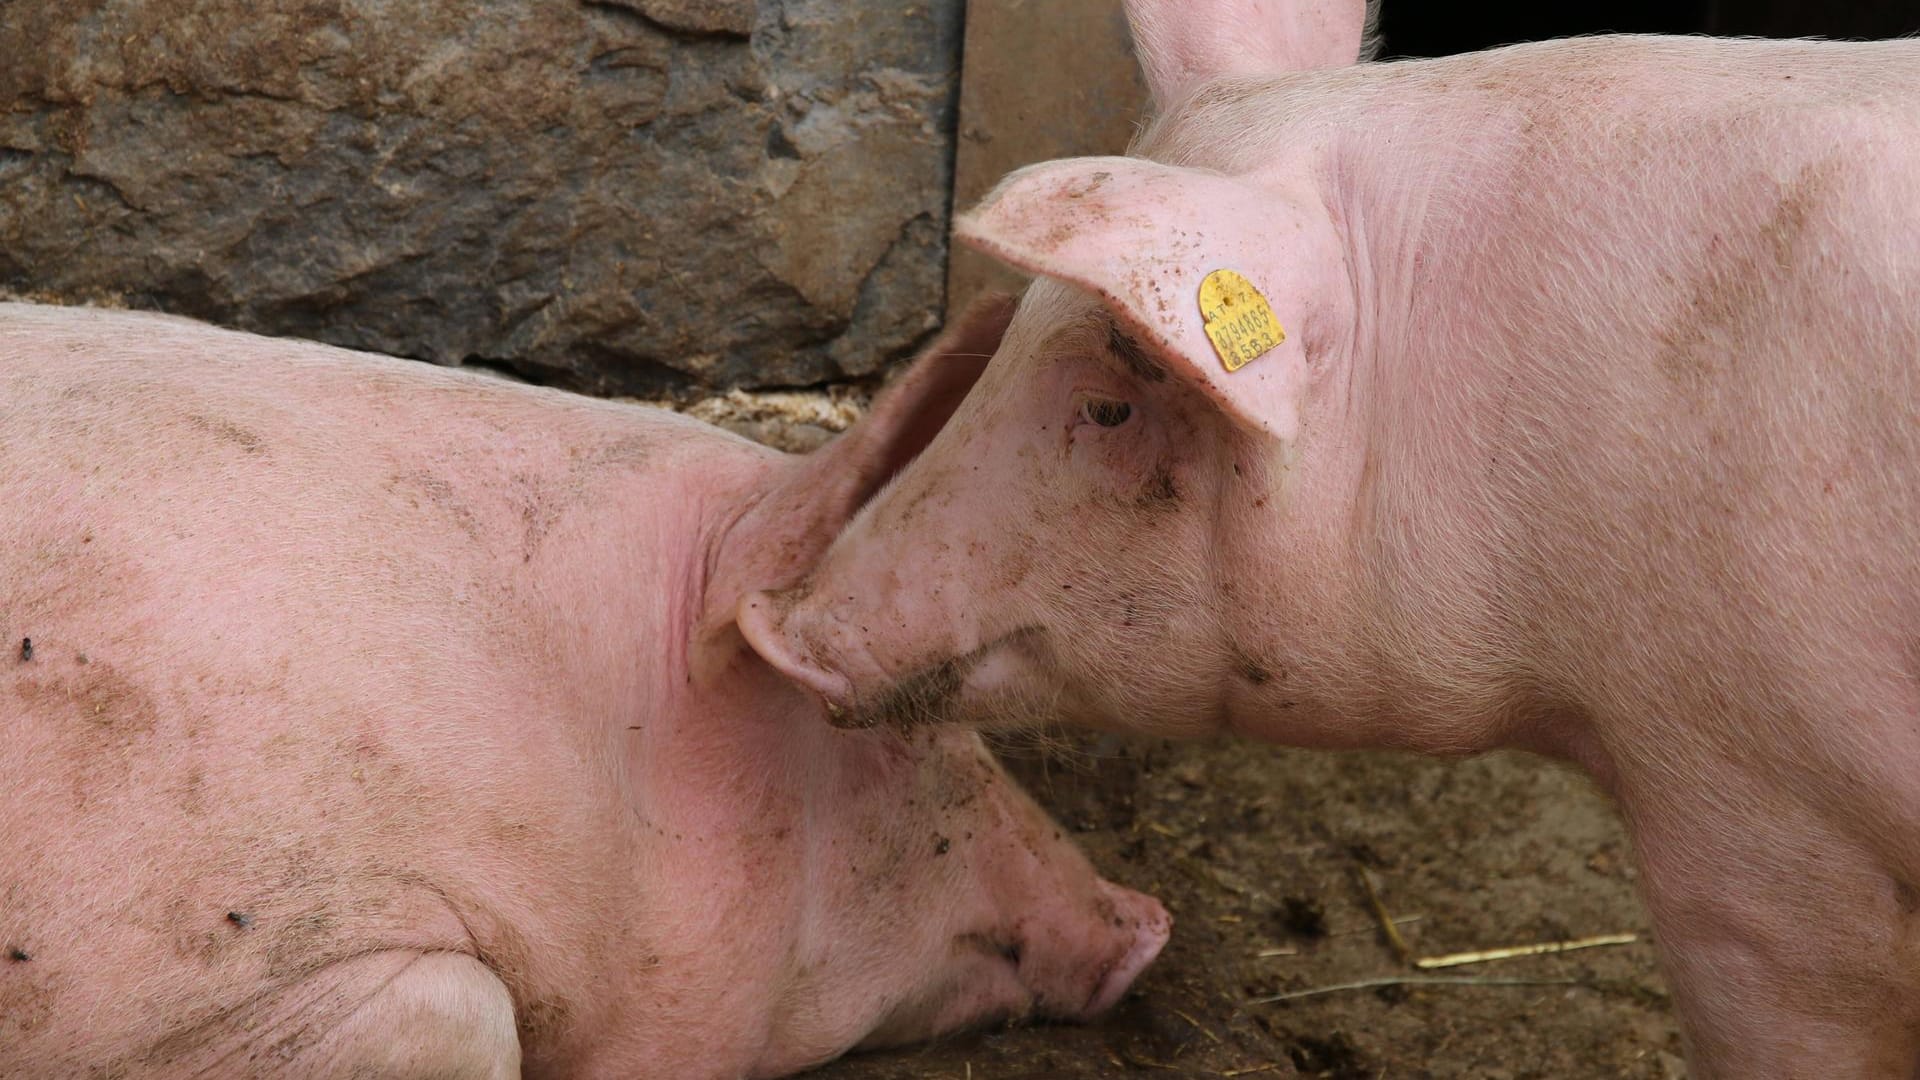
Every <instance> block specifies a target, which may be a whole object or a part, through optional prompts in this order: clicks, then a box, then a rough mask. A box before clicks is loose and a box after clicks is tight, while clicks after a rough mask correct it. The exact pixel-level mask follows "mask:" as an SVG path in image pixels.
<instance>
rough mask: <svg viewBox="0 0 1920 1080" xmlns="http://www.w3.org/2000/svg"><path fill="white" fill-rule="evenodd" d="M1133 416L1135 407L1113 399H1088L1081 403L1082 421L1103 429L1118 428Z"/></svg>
mask: <svg viewBox="0 0 1920 1080" xmlns="http://www.w3.org/2000/svg"><path fill="white" fill-rule="evenodd" d="M1132 416H1133V406H1132V405H1130V404H1128V403H1127V402H1124V401H1118V400H1115V399H1113V398H1087V399H1086V400H1084V401H1082V402H1081V403H1080V419H1082V420H1084V421H1086V422H1087V423H1089V424H1093V425H1095V426H1097V427H1103V428H1116V427H1119V426H1120V425H1121V424H1124V423H1126V422H1127V421H1128V420H1129V419H1130V418H1132Z"/></svg>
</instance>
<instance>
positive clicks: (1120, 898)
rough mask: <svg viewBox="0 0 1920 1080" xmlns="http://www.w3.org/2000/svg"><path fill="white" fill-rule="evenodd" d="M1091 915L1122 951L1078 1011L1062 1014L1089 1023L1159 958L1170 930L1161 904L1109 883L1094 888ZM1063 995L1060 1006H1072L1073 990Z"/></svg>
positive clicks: (1170, 922) (1170, 923) (1042, 998)
mask: <svg viewBox="0 0 1920 1080" xmlns="http://www.w3.org/2000/svg"><path fill="white" fill-rule="evenodd" d="M1094 911H1095V914H1096V917H1099V918H1101V919H1103V920H1104V921H1105V922H1106V924H1107V925H1108V926H1109V927H1110V928H1111V929H1112V930H1114V931H1115V932H1117V933H1118V934H1119V936H1120V939H1121V941H1122V942H1123V944H1124V950H1123V951H1121V952H1119V953H1118V954H1117V956H1116V957H1115V959H1114V960H1113V962H1112V963H1111V964H1110V965H1108V966H1107V967H1106V970H1105V971H1104V972H1103V973H1102V974H1101V975H1100V976H1099V978H1098V979H1097V980H1095V982H1094V985H1093V991H1092V993H1091V994H1090V995H1089V996H1088V997H1087V998H1086V999H1085V1000H1084V1001H1083V1002H1082V1004H1081V1005H1080V1007H1079V1009H1078V1010H1077V1011H1067V1012H1064V1013H1063V1015H1065V1016H1066V1017H1067V1018H1068V1019H1074V1020H1088V1019H1092V1018H1093V1017H1095V1016H1098V1015H1100V1014H1101V1013H1103V1012H1106V1011H1107V1010H1108V1009H1110V1008H1112V1007H1113V1006H1114V1004H1115V1003H1117V1002H1118V1001H1119V1000H1120V995H1122V994H1124V993H1126V992H1127V988H1128V987H1130V986H1132V985H1133V980H1134V979H1136V978H1138V977H1139V976H1140V973H1141V972H1143V971H1145V970H1146V969H1147V965H1149V964H1151V963H1153V961H1154V958H1155V957H1157V956H1159V955H1160V950H1161V948H1162V947H1164V946H1165V945H1166V943H1167V937H1168V935H1169V934H1170V933H1171V932H1172V930H1173V917H1172V916H1171V915H1168V914H1167V909H1166V908H1164V907H1162V906H1161V905H1160V901H1158V900H1155V899H1154V898H1153V897H1151V896H1148V895H1146V894H1145V893H1138V892H1134V891H1133V890H1132V889H1128V888H1125V887H1123V886H1119V885H1115V884H1113V883H1112V882H1110V881H1101V882H1100V883H1099V885H1098V886H1097V892H1096V897H1095V901H1094ZM1043 990H1044V988H1043ZM1062 991H1063V992H1064V993H1065V995H1066V998H1067V1000H1065V1001H1063V1002H1062V1003H1061V1004H1062V1006H1066V1005H1069V1004H1071V999H1072V997H1073V989H1072V988H1071V987H1063V988H1062ZM1036 997H1037V999H1038V1000H1040V1001H1042V1002H1046V1001H1048V998H1047V996H1045V994H1044V993H1043V994H1041V995H1036Z"/></svg>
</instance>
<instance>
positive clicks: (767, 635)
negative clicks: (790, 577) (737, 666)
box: [736, 587, 853, 723]
mask: <svg viewBox="0 0 1920 1080" xmlns="http://www.w3.org/2000/svg"><path fill="white" fill-rule="evenodd" d="M804 592H805V589H804V587H801V588H797V589H789V590H785V591H783V592H777V593H772V592H754V593H749V594H747V595H746V596H744V597H742V598H741V600H740V607H739V611H738V612H737V614H736V621H737V622H738V623H739V626H740V633H741V636H743V637H745V638H746V641H747V644H748V646H749V647H751V648H752V649H753V651H754V652H756V653H758V654H760V658H761V659H762V660H765V661H766V662H767V663H768V664H770V665H772V666H773V668H774V669H775V670H777V671H779V672H780V673H781V674H782V675H785V676H786V677H787V678H789V679H792V680H793V681H794V682H795V683H797V684H799V685H800V686H802V687H804V688H806V689H807V690H809V691H812V692H813V693H814V694H816V695H818V696H819V698H820V700H821V701H823V702H824V703H825V704H826V707H827V715H828V717H829V718H830V719H832V720H833V721H834V722H835V723H841V722H844V721H845V720H846V719H847V717H848V715H849V713H850V711H851V709H852V707H853V684H852V682H851V681H850V680H849V679H848V678H847V676H846V675H844V674H842V673H841V672H842V671H843V670H844V664H845V661H844V659H843V653H844V652H845V651H846V649H845V648H844V646H841V647H836V645H835V644H834V643H833V639H834V637H835V636H836V635H833V634H831V633H829V632H827V628H826V627H824V626H818V625H808V622H809V620H807V619H806V617H805V616H799V617H796V613H795V611H794V607H795V604H796V601H797V599H798V598H799V596H801V595H804ZM828 657H831V658H832V659H831V660H827V661H826V662H823V660H826V658H828ZM829 665H831V666H829Z"/></svg>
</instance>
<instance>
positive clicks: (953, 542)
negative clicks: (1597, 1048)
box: [743, 0, 1920, 1080]
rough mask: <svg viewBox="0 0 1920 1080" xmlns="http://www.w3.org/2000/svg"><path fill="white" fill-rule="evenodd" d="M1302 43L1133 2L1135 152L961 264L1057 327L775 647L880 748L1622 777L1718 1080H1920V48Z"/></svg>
mask: <svg viewBox="0 0 1920 1080" xmlns="http://www.w3.org/2000/svg"><path fill="white" fill-rule="evenodd" d="M1258 6H1260V5H1258V4H1254V3H1249V2H1245V0H1242V2H1239V3H1224V2H1223V3H1214V4H1205V3H1196V4H1182V5H1175V4H1172V3H1160V4H1135V5H1134V11H1133V15H1134V28H1135V32H1136V35H1137V38H1138V44H1139V49H1140V53H1141V56H1142V58H1143V61H1144V65H1145V68H1146V73H1147V76H1148V82H1149V87H1150V90H1151V93H1152V96H1153V99H1154V101H1155V102H1156V103H1157V106H1158V115H1157V118H1156V119H1155V121H1154V122H1153V124H1152V125H1151V126H1150V128H1149V129H1148V130H1146V131H1145V132H1144V133H1143V135H1142V136H1141V138H1140V140H1139V144H1138V147H1137V152H1136V154H1135V155H1134V156H1130V157H1125V158H1092V159H1082V160H1066V161H1056V162H1051V163H1048V164H1042V165H1037V166H1034V167H1031V168H1028V169H1025V170H1022V171H1020V172H1018V173H1016V174H1014V175H1013V176H1011V177H1009V178H1008V179H1007V180H1006V181H1005V182H1004V183H1002V184H1001V186H1000V187H999V188H998V189H997V190H995V191H994V192H993V193H992V194H991V195H989V196H988V197H987V199H986V201H985V202H984V204H983V205H982V206H980V207H979V208H978V209H976V210H974V211H973V212H972V213H970V214H969V215H967V216H965V217H964V218H962V219H961V221H960V223H959V225H958V228H957V232H958V235H959V236H960V237H961V238H962V239H963V240H965V241H967V242H969V243H971V244H973V245H975V246H977V247H980V248H982V249H984V250H986V251H988V252H991V253H993V254H995V255H997V256H999V257H1000V258H1002V259H1004V260H1005V261H1007V262H1009V263H1011V264H1013V265H1014V266H1017V267H1020V268H1022V269H1024V270H1027V271H1030V272H1032V273H1034V274H1037V275H1039V276H1040V280H1039V281H1038V283H1036V284H1035V285H1034V286H1032V288H1031V289H1030V290H1029V291H1028V293H1027V294H1026V296H1025V298H1024V299H1023V301H1022V303H1021V306H1020V310H1019V313H1018V315H1017V317H1016V318H1015V319H1014V320H1013V322H1012V324H1011V326H1010V328H1009V329H1008V330H1007V331H1006V333H1005V337H1004V340H1003V341H1002V342H1001V344H1000V346H999V350H998V354H997V355H996V356H995V357H994V359H993V362H992V364H991V365H990V366H989V367H988V369H987V371H986V373H985V375H984V377H983V378H982V379H981V380H980V382H979V384H978V385H977V386H976V387H974V389H973V390H972V391H971V393H970V395H969V396H968V398H967V399H966V401H965V403H964V404H963V406H962V407H961V408H960V410H959V411H958V412H956V413H955V414H954V415H953V417H952V419H951V422H949V423H948V424H947V425H946V427H945V428H944V430H942V431H941V432H940V434H939V436H938V437H937V438H936V439H935V440H933V442H932V444H931V445H930V446H929V447H928V448H927V449H926V452H925V453H924V454H923V455H922V456H920V457H919V458H918V459H917V460H915V461H914V462H913V463H912V465H911V466H910V467H909V468H907V469H906V470H905V471H904V472H903V473H902V474H901V475H900V476H899V477H898V478H897V479H896V480H895V481H893V482H892V484H891V485H890V486H889V487H888V488H887V489H886V490H885V491H884V492H883V493H882V494H881V495H880V497H878V498H877V499H876V500H875V501H873V502H872V503H871V504H869V505H868V506H867V507H865V509H864V510H863V511H862V512H861V513H860V514H859V516H858V517H857V518H856V519H855V520H854V521H853V522H852V523H851V525H850V526H849V528H848V529H847V530H846V532H845V533H844V534H843V535H842V536H841V537H840V538H839V539H838V540H837V541H836V542H835V544H834V546H833V547H832V548H831V549H830V551H829V552H828V553H827V555H826V556H825V557H824V559H823V561H822V563H821V564H820V566H819V568H818V570H817V572H816V573H815V574H813V576H812V577H811V579H810V580H808V581H807V582H806V583H804V584H802V585H800V586H797V587H795V588H793V589H791V590H787V591H784V592H779V591H775V592H769V593H766V594H761V595H756V596H749V597H747V598H746V599H745V601H744V603H745V607H744V609H743V611H744V615H743V629H744V630H745V631H746V633H747V634H748V637H749V640H750V641H752V642H753V644H754V646H755V647H756V648H757V649H758V650H759V651H760V653H761V654H762V655H763V656H765V657H767V658H768V659H769V660H771V661H772V662H773V663H774V664H776V665H777V666H778V667H780V668H781V669H782V670H784V671H786V672H787V673H788V674H789V675H791V676H792V677H794V678H796V679H798V680H799V681H801V682H803V683H805V684H806V685H808V686H810V687H812V688H813V689H815V690H816V691H817V692H818V693H820V694H821V695H822V696H824V697H825V699H826V700H827V701H828V702H830V703H831V705H832V706H833V707H834V708H835V709H837V710H839V711H840V712H841V713H842V715H843V717H844V719H845V720H846V722H849V723H865V722H870V721H871V720H872V719H874V718H875V717H880V716H900V715H906V716H909V717H920V718H933V719H941V718H972V719H974V720H976V721H982V722H990V721H991V720H992V719H993V718H995V717H1005V716H1008V715H1011V716H1012V717H1014V718H1015V719H1019V718H1022V717H1025V716H1028V715H1031V714H1034V713H1044V714H1047V715H1054V714H1058V715H1062V716H1066V717H1068V718H1070V719H1072V720H1075V721H1078V722H1081V723H1086V724H1092V725H1100V726H1107V727H1126V728H1134V729H1144V730H1148V731H1152V732H1158V733H1165V734H1200V733H1207V732H1235V733H1240V734H1245V735H1250V736H1253V737H1255V738H1260V739H1267V740H1272V741H1276V742H1287V743H1293V744H1299V745H1306V746H1343V747H1356V746H1366V747H1399V748H1410V749H1415V750H1422V751H1427V752H1432V753H1441V754H1460V753H1472V752H1478V751H1483V750H1487V749H1491V748H1495V747H1520V748H1524V749H1528V750H1532V751H1536V752H1540V753H1544V754H1549V755H1555V756H1558V757H1561V758H1564V759H1567V760H1570V761H1573V762H1576V763H1578V764H1579V765H1581V766H1584V767H1585V768H1586V769H1587V770H1588V771H1590V772H1591V773H1592V774H1593V775H1594V776H1595V777H1596V778H1597V779H1598V780H1599V782H1600V783H1601V784H1602V785H1604V786H1605V788H1606V789H1607V790H1608V791H1610V792H1611V794H1612V795H1613V796H1614V797H1615V798H1616V799H1617V801H1618V804H1619V805H1620V807H1621V809H1622V811H1623V814H1624V816H1625V818H1626V822H1627V825H1628V827H1629V828H1630V830H1631V832H1632V836H1633V840H1634V843H1635V846H1636V848H1637V850H1638V857H1639V859H1640V862H1641V866H1642V870H1643V875H1642V880H1643V881H1644V883H1645V899H1646V901H1647V904H1648V906H1649V908H1650V909H1651V914H1652V917H1653V920H1654V922H1655V925H1656V926H1657V928H1658V935H1659V942H1660V946H1661V948H1662V950H1663V959H1664V963H1665V965H1666V968H1667V972H1668V975H1669V978H1670V981H1671V984H1672V987H1673V990H1674V994H1675V1003H1676V1007H1677V1009H1678V1012H1679V1014H1680V1018H1681V1020H1682V1023H1683V1025H1684V1027H1685V1029H1686V1031H1687V1032H1688V1034H1689V1038H1690V1042H1691V1053H1692V1056H1693V1062H1694V1069H1695V1075H1696V1076H1698V1077H1733V1078H1742V1080H1744V1078H1758V1077H1816V1076H1817V1077H1843V1076H1900V1077H1908V1076H1913V1075H1915V1070H1916V1066H1917V1065H1920V917H1917V915H1916V913H1920V41H1899V42H1888V43H1881V44H1845V43H1828V42H1806V41H1794V42H1763V41H1712V40H1708V39H1662V38H1647V37H1611V38H1588V39H1583V40H1574V41H1564V42H1552V43H1544V44H1534V45H1523V46H1516V47H1512V48H1506V49H1500V50H1496V51H1492V52H1486V53H1479V54H1474V55H1466V56H1457V57H1450V58H1445V59H1438V60H1430V61H1416V62H1404V63H1393V64H1368V65H1359V66H1346V67H1339V66H1331V67H1328V68H1326V69H1325V70H1294V71H1291V72H1287V71H1279V70H1278V69H1280V68H1283V67H1288V66H1292V67H1295V68H1302V67H1306V66H1308V65H1310V64H1313V63H1321V64H1333V63H1335V62H1336V61H1339V60H1350V59H1352V57H1353V54H1354V50H1355V49H1357V47H1358V41H1359V36H1360V35H1359V19H1360V15H1359V11H1358V5H1354V6H1353V9H1352V10H1349V11H1348V15H1347V19H1346V21H1345V23H1344V24H1338V25H1336V24H1334V23H1329V24H1328V29H1327V40H1326V42H1325V43H1324V47H1322V48H1318V49H1315V48H1309V47H1307V43H1305V42H1303V41H1301V40H1299V39H1297V38H1296V39H1294V40H1292V41H1291V42H1290V43H1281V42H1275V41H1269V40H1265V39H1264V38H1262V36H1261V33H1260V30H1261V25H1262V24H1261V23H1260V22H1259V21H1258V19H1256V18H1253V17H1252V15H1251V14H1250V11H1249V9H1252V8H1255V7H1258ZM1214 9H1219V10H1214ZM1283 44H1285V46H1286V47H1282V46H1283Z"/></svg>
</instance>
